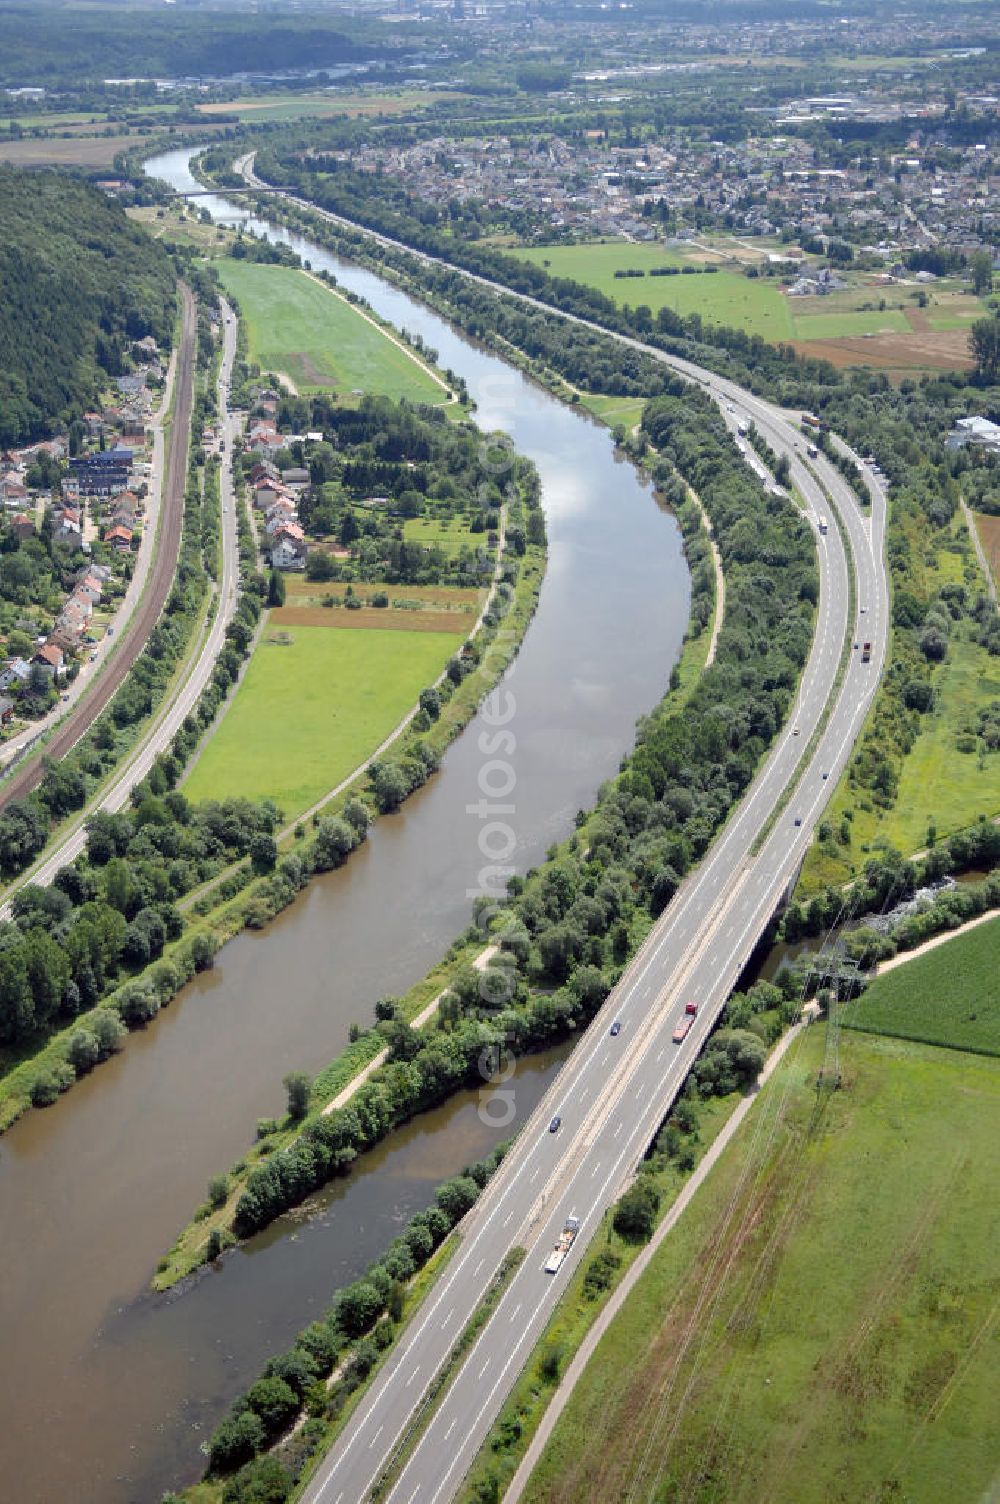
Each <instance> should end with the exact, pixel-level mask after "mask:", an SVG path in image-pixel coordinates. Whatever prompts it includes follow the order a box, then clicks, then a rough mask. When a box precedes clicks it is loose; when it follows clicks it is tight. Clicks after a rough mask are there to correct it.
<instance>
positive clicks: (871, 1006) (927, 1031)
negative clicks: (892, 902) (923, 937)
mask: <svg viewBox="0 0 1000 1504" xmlns="http://www.w3.org/2000/svg"><path fill="white" fill-rule="evenodd" d="M842 1017H843V1023H844V1026H845V1028H849V1029H864V1030H866V1031H868V1032H869V1033H872V1034H893V1035H896V1036H898V1037H899V1038H900V1039H917V1040H921V1041H923V1042H924V1043H925V1044H940V1045H949V1046H951V1047H952V1048H953V1049H956V1050H976V1051H978V1052H979V1053H980V1054H983V1055H1000V919H990V920H987V921H986V922H985V923H983V924H980V925H977V926H976V928H975V929H971V930H967V931H966V933H965V934H964V935H955V936H954V937H953V938H952V939H950V940H948V941H946V942H945V943H944V944H943V945H938V946H936V947H935V948H934V949H933V950H929V951H926V952H925V953H924V954H923V955H922V956H914V957H913V959H912V961H905V962H903V963H902V964H901V965H899V966H894V967H893V968H892V970H891V971H887V972H885V973H884V974H883V975H882V976H880V977H876V978H875V980H874V982H872V984H871V986H870V987H869V988H868V989H867V991H865V992H863V993H862V994H861V996H860V997H859V998H857V999H856V1000H855V1001H854V1002H852V1003H848V1004H846V1005H845V1007H844V1010H843V1014H842Z"/></svg>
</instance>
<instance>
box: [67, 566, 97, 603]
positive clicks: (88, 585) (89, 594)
mask: <svg viewBox="0 0 1000 1504" xmlns="http://www.w3.org/2000/svg"><path fill="white" fill-rule="evenodd" d="M73 594H74V595H75V596H78V597H79V598H80V600H82V601H88V602H89V603H90V605H91V606H96V605H97V604H98V603H99V601H100V599H101V581H100V580H99V579H98V578H97V576H96V575H95V574H94V572H93V570H89V571H88V572H87V573H86V574H85V575H84V577H83V579H82V580H79V581H78V582H77V584H76V586H75V588H74V590H73Z"/></svg>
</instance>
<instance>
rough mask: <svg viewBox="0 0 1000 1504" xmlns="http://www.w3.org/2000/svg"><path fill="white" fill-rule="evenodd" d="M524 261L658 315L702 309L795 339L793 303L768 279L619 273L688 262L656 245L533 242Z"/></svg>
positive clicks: (755, 330)
mask: <svg viewBox="0 0 1000 1504" xmlns="http://www.w3.org/2000/svg"><path fill="white" fill-rule="evenodd" d="M517 254H518V256H520V257H522V258H523V259H524V260H525V261H532V262H534V264H535V265H536V266H542V267H545V269H546V270H547V271H548V272H549V273H550V274H551V275H552V276H553V277H572V278H573V279H574V280H575V281H577V282H584V283H586V284H587V285H588V286H589V287H596V288H598V289H599V291H601V292H603V293H607V295H608V297H609V298H614V300H615V302H616V303H619V304H624V303H629V304H631V305H632V307H633V308H635V307H637V306H638V305H639V304H640V303H645V304H646V305H647V306H648V307H649V308H651V309H652V311H653V313H654V314H655V313H656V312H657V311H658V310H659V309H661V308H672V309H673V310H674V311H675V312H676V313H682V314H685V313H698V314H700V315H701V317H702V318H703V319H706V320H708V322H709V323H712V324H728V325H731V326H732V327H734V328H738V329H745V330H746V331H747V333H749V334H760V335H762V336H763V337H764V338H765V339H770V340H786V339H792V338H793V336H794V333H795V330H794V327H793V322H792V315H791V313H790V312H789V308H788V303H787V300H786V299H785V297H784V296H783V294H782V293H781V292H779V290H778V287H777V285H776V284H775V283H774V282H773V281H771V280H770V279H768V278H764V277H754V278H748V277H744V276H743V275H742V274H741V273H739V272H732V271H718V272H713V273H711V274H709V275H705V274H704V273H700V274H696V275H694V276H684V274H683V273H680V274H679V275H678V276H676V277H650V276H648V275H647V276H645V277H621V278H619V277H616V276H615V272H616V271H617V270H622V271H625V270H635V269H640V270H643V271H645V272H647V273H648V271H649V269H650V267H654V266H686V265H694V264H695V263H694V262H693V261H692V260H691V258H690V257H685V256H683V255H682V254H680V253H678V252H676V251H673V250H669V251H668V250H664V248H663V247H662V246H656V245H627V244H625V243H624V242H622V241H611V242H609V243H604V242H602V243H600V244H586V245H550V246H532V247H531V248H530V249H528V250H521V251H518V252H517Z"/></svg>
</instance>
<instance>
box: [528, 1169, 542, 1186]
mask: <svg viewBox="0 0 1000 1504" xmlns="http://www.w3.org/2000/svg"><path fill="white" fill-rule="evenodd" d="M541 1173H542V1167H541V1165H536V1166H535V1168H534V1169H533V1170H532V1172H531V1174H530V1175H529V1176H528V1184H529V1185H530V1184H531V1183H532V1182H533V1181H535V1180H537V1179H538V1177H539V1175H540V1174H541Z"/></svg>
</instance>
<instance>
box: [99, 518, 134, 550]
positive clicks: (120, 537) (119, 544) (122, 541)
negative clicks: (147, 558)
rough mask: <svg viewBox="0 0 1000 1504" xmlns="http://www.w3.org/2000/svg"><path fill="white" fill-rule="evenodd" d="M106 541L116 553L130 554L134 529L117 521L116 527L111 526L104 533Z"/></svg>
mask: <svg viewBox="0 0 1000 1504" xmlns="http://www.w3.org/2000/svg"><path fill="white" fill-rule="evenodd" d="M104 541H105V543H106V544H107V545H108V546H109V548H113V549H114V550H115V552H116V553H120V554H129V553H131V552H132V529H131V528H130V527H123V526H122V524H121V523H120V522H116V523H115V525H114V527H109V528H108V530H107V532H106V533H105V534H104Z"/></svg>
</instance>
